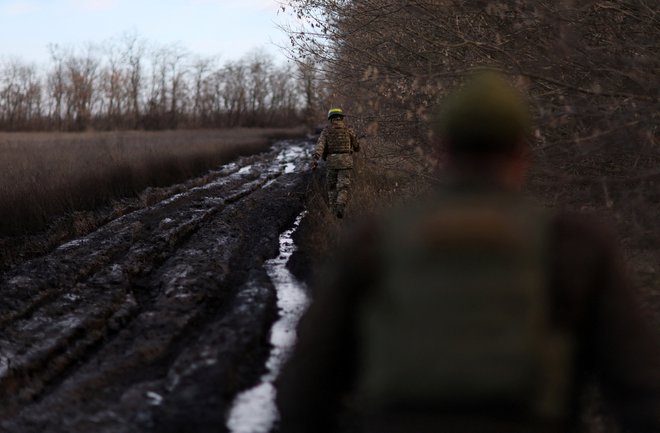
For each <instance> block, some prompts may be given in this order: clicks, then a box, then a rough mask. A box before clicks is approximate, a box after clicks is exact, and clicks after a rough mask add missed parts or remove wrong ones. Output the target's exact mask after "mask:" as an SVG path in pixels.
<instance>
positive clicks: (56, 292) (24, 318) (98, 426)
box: [0, 141, 309, 432]
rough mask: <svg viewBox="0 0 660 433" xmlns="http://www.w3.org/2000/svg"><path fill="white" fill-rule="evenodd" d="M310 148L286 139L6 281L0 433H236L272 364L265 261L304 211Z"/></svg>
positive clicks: (2, 287) (1, 314)
mask: <svg viewBox="0 0 660 433" xmlns="http://www.w3.org/2000/svg"><path fill="white" fill-rule="evenodd" d="M308 147H309V146H308V143H305V142H292V141H285V142H279V143H277V144H275V145H274V146H273V148H272V150H271V151H270V152H267V153H264V154H261V155H258V156H253V157H248V158H242V159H241V160H239V161H238V162H237V163H232V164H228V165H226V166H224V167H222V168H221V169H220V170H218V171H217V172H216V173H215V174H217V176H214V177H213V179H214V180H212V181H211V182H209V183H207V184H205V185H203V186H201V187H196V188H192V189H190V190H188V191H185V192H183V193H180V194H177V195H174V196H172V197H170V198H168V199H166V200H163V201H161V202H160V203H157V204H155V205H153V206H150V207H148V208H145V209H141V210H138V211H135V212H133V213H131V214H128V215H125V216H124V217H121V218H119V219H117V220H114V221H112V222H110V223H108V224H107V225H105V226H103V227H101V228H99V229H98V230H97V231H95V232H93V233H91V234H90V235H88V236H86V237H84V238H81V239H78V240H76V241H73V242H69V243H67V244H65V245H62V246H61V247H59V248H58V249H57V250H55V251H54V252H52V253H51V254H49V255H47V256H45V257H42V258H38V259H34V260H31V261H29V262H26V263H24V264H23V265H21V266H20V267H18V268H16V269H14V270H12V271H10V272H8V273H7V274H6V275H3V276H2V280H1V281H2V282H0V291H1V292H0V293H2V295H3V302H2V304H0V329H1V330H2V331H1V333H0V431H11V432H33V431H34V432H37V431H38V432H50V431H52V432H60V431H68V432H83V431H85V432H86V431H98V432H103V431H107V432H131V431H135V432H138V431H155V430H158V431H164V432H167V431H172V432H175V431H223V429H224V416H225V412H226V410H227V405H228V404H230V402H231V398H232V396H233V395H235V394H236V392H238V390H240V389H242V388H245V387H246V386H248V385H250V384H251V383H252V382H253V381H254V380H255V379H256V378H257V377H258V376H259V374H260V373H261V372H262V371H261V370H262V369H263V365H262V364H263V359H264V358H265V357H266V356H267V353H268V333H269V328H270V324H271V323H272V321H273V319H274V318H275V316H276V313H277V312H276V307H275V294H274V292H273V288H272V285H271V283H270V281H269V278H268V276H267V275H266V273H265V270H264V269H263V262H264V261H265V259H266V258H268V257H272V256H274V255H276V254H277V250H278V237H279V234H280V232H281V231H283V229H284V228H285V227H286V226H287V225H288V224H290V223H291V222H292V221H293V219H294V218H295V216H296V215H297V214H298V213H299V212H300V210H301V208H302V203H303V193H304V188H303V185H304V184H305V179H306V175H305V174H301V173H296V168H298V169H300V168H301V167H303V166H304V160H305V157H306V152H307V150H306V148H308ZM200 401H201V402H202V403H201V404H200ZM193 425H194V428H191V427H193Z"/></svg>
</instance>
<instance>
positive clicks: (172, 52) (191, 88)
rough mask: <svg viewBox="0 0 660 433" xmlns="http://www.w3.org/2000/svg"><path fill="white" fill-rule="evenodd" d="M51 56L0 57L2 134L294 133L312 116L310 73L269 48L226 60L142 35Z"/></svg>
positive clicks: (59, 48)
mask: <svg viewBox="0 0 660 433" xmlns="http://www.w3.org/2000/svg"><path fill="white" fill-rule="evenodd" d="M49 51H50V61H49V62H48V64H47V65H45V66H43V67H42V66H37V65H36V64H33V63H30V62H27V61H25V60H23V59H20V58H11V59H4V60H0V130H4V131H19V130H20V131H52V130H57V131H82V130H88V129H95V130H114V129H175V128H225V127H237V126H244V127H266V126H290V125H293V124H299V123H300V122H301V117H302V115H303V113H304V111H303V109H301V108H300V107H301V106H302V107H304V104H305V96H304V94H305V80H304V79H303V78H302V77H303V76H304V74H303V73H302V72H303V71H302V70H301V69H296V68H293V67H291V66H288V65H279V64H277V63H275V62H274V61H273V59H272V58H271V57H269V56H268V55H267V54H266V53H264V52H260V51H254V52H252V53H249V54H247V55H245V56H244V57H243V58H241V59H239V60H235V61H225V62H222V63H221V62H220V61H219V60H218V59H217V58H213V57H200V56H197V55H194V54H192V53H191V52H189V51H188V50H186V49H185V48H183V47H182V46H180V45H178V44H173V45H165V46H156V45H154V44H150V43H148V42H147V41H146V40H144V39H142V38H141V37H139V36H138V35H136V34H124V35H123V36H121V37H119V38H117V39H112V40H109V41H106V42H104V43H102V44H99V45H93V44H86V45H83V46H80V47H62V46H58V45H50V46H49Z"/></svg>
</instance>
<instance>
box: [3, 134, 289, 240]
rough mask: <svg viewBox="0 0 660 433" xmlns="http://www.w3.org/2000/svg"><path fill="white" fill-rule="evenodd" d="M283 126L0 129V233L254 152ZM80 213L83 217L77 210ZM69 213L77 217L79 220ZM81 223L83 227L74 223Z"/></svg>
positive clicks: (18, 231)
mask: <svg viewBox="0 0 660 433" xmlns="http://www.w3.org/2000/svg"><path fill="white" fill-rule="evenodd" d="M296 133H299V132H297V131H293V130H285V129H230V130H177V131H159V132H146V131H122V132H119V131H117V132H85V133H0V239H2V238H6V237H8V236H14V237H15V236H22V235H25V234H28V233H35V232H38V231H40V230H43V229H45V228H46V227H47V226H48V225H49V224H52V222H53V220H54V219H56V218H57V217H62V216H64V215H72V214H74V213H76V212H80V211H88V210H93V209H97V208H99V207H104V206H108V205H110V204H111V203H112V202H113V201H114V200H117V199H121V198H126V197H136V196H137V194H138V193H139V192H140V191H141V190H143V189H145V188H147V187H159V186H165V185H170V184H173V183H176V182H181V181H183V180H184V179H187V178H190V177H192V176H196V175H200V174H202V173H204V172H205V171H206V170H208V169H210V168H213V167H217V166H218V165H219V164H222V163H224V162H227V161H229V160H231V159H233V158H235V157H237V156H239V155H245V154H250V153H255V152H259V151H261V150H264V149H266V148H267V147H268V144H269V141H270V139H271V138H277V137H282V136H291V135H292V134H296ZM83 219H84V218H83ZM79 220H80V218H78V221H75V218H74V223H76V224H83V225H84V221H82V222H81V221H79ZM79 231H84V230H79Z"/></svg>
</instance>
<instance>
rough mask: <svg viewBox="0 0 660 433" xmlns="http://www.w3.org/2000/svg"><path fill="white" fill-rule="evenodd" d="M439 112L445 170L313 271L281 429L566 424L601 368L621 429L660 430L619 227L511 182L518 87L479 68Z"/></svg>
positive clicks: (569, 428)
mask: <svg viewBox="0 0 660 433" xmlns="http://www.w3.org/2000/svg"><path fill="white" fill-rule="evenodd" d="M432 126H433V129H434V136H435V144H436V145H437V146H441V147H442V148H443V149H444V150H445V151H446V153H447V167H446V168H445V171H444V173H439V175H442V180H443V182H441V183H438V184H437V185H436V187H435V188H433V190H432V191H429V192H428V193H427V195H425V196H423V197H421V198H418V199H417V200H415V201H413V202H411V203H406V205H405V206H401V207H397V208H394V209H392V210H391V211H390V212H388V213H387V214H385V215H381V216H379V217H374V218H372V219H371V220H369V221H366V224H364V225H363V226H361V227H359V229H358V230H356V231H355V232H354V233H353V234H352V235H351V236H349V237H348V238H347V240H348V242H347V244H346V245H344V246H343V248H341V249H340V251H338V253H337V254H336V261H335V263H334V266H331V267H330V268H329V269H327V270H326V272H325V273H322V274H320V275H321V276H322V278H319V280H318V284H316V285H315V287H314V300H313V302H312V304H311V306H310V308H309V310H308V311H307V313H306V315H305V316H304V317H303V319H302V321H301V322H300V326H299V333H298V336H299V339H298V343H297V347H296V349H295V351H294V353H293V355H292V357H291V360H290V361H289V363H288V365H287V366H286V367H285V368H284V370H283V372H282V375H281V378H280V380H279V390H278V396H277V399H278V407H279V410H280V414H281V422H280V430H279V431H280V432H281V433H308V432H314V433H325V432H337V431H342V432H344V431H346V429H345V428H342V429H341V430H338V429H337V426H338V425H341V426H342V427H348V428H349V429H350V430H349V431H351V432H353V431H355V428H360V427H361V429H360V431H361V432H364V433H413V432H414V433H438V432H442V433H569V432H571V433H572V432H576V431H583V430H582V429H581V423H582V421H583V420H582V416H583V415H584V414H585V412H584V404H585V401H583V398H582V395H583V392H584V391H585V389H589V386H590V384H591V383H592V381H594V379H595V382H596V383H597V384H598V385H599V388H598V389H599V391H600V394H601V396H602V400H603V404H604V405H605V407H606V408H607V410H608V412H610V413H612V414H613V415H614V417H615V418H616V420H617V421H618V424H619V427H621V431H622V432H623V431H625V432H627V433H651V432H660V352H659V348H658V340H657V336H656V334H655V333H654V332H653V331H652V330H651V329H650V328H649V326H648V324H647V323H646V322H645V320H644V317H643V315H642V313H641V311H640V310H639V309H638V306H637V305H636V302H635V298H634V293H633V292H632V291H631V289H630V286H629V283H628V282H627V278H626V274H625V272H624V270H623V267H622V266H623V265H622V262H621V258H620V257H619V255H618V251H617V250H618V248H617V247H616V245H614V244H613V243H612V239H613V238H614V236H612V235H611V234H610V233H609V231H608V230H605V229H604V228H602V227H599V226H598V225H597V224H594V221H592V220H591V219H589V218H586V217H585V216H582V215H573V214H565V213H561V212H554V211H551V210H550V209H547V208H545V207H543V206H538V205H535V204H533V203H530V202H529V200H528V199H527V198H526V197H524V196H523V194H522V192H521V188H522V187H523V184H524V180H525V174H526V172H527V168H528V163H529V156H530V153H531V151H532V149H531V146H530V143H529V139H528V136H529V125H528V114H527V106H526V103H525V101H524V99H523V98H522V97H521V96H520V95H518V94H517V92H516V91H515V89H513V88H512V87H511V86H510V85H509V83H508V82H507V81H506V80H505V79H504V78H503V77H500V76H497V75H479V76H476V77H473V79H472V80H470V81H468V83H466V84H465V86H464V87H462V88H461V89H460V90H459V91H457V92H455V93H454V94H452V96H450V97H448V98H447V99H446V100H445V101H444V102H443V106H442V111H439V112H438V115H437V116H435V117H434V119H433V123H432ZM351 414H356V415H357V416H350V415H351ZM345 415H349V416H345Z"/></svg>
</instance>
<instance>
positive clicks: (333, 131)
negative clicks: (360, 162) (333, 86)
mask: <svg viewBox="0 0 660 433" xmlns="http://www.w3.org/2000/svg"><path fill="white" fill-rule="evenodd" d="M328 120H329V121H330V125H328V126H326V127H325V128H324V129H323V132H321V136H320V137H319V140H318V143H317V144H316V149H315V151H314V163H313V165H314V168H316V167H317V166H318V160H319V159H320V158H323V160H324V161H327V171H326V189H327V192H328V201H329V203H330V210H331V211H332V213H333V214H335V215H337V217H338V218H343V217H344V210H345V209H346V204H347V203H348V195H349V190H350V187H351V172H352V171H353V152H359V151H360V144H359V142H358V139H357V137H356V135H355V133H354V132H353V130H351V129H350V128H347V127H346V125H345V124H344V112H343V111H342V109H341V108H332V109H331V110H330V111H328Z"/></svg>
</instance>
